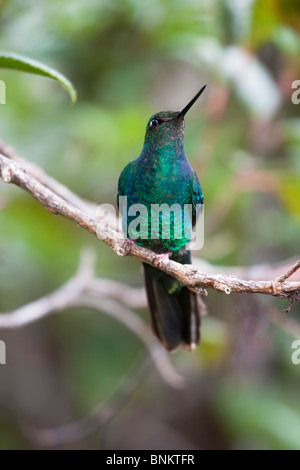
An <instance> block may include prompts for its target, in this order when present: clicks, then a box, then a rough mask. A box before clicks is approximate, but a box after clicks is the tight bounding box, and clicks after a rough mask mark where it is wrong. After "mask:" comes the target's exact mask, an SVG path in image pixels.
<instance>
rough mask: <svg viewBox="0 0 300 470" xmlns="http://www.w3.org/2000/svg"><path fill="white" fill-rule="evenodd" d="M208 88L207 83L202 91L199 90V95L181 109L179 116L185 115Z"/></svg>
mask: <svg viewBox="0 0 300 470" xmlns="http://www.w3.org/2000/svg"><path fill="white" fill-rule="evenodd" d="M205 88H206V85H204V86H203V87H202V88H201V90H200V91H198V93H197V95H196V96H194V98H193V99H192V100H191V101H190V102H189V103H188V104H187V105H186V106H185V107H184V108H183V109H182V110H181V111H179V113H178V115H177V117H180V116H184V115H185V114H186V113H187V112H188V110H189V109H190V108H191V107H192V106H193V104H194V103H195V101H197V99H198V98H199V96H200V95H202V93H203V92H204V90H205Z"/></svg>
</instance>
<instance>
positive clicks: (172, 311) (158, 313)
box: [144, 251, 206, 351]
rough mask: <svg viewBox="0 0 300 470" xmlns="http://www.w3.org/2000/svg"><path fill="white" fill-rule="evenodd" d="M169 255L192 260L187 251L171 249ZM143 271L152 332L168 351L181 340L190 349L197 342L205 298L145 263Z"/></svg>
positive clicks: (186, 262)
mask: <svg viewBox="0 0 300 470" xmlns="http://www.w3.org/2000/svg"><path fill="white" fill-rule="evenodd" d="M171 259H172V260H174V261H177V262H179V263H181V264H191V254H190V252H189V251H188V252H185V253H184V254H179V253H173V255H172V256H171ZM144 275H145V286H146V292H147V298H148V305H149V309H150V314H151V321H152V329H153V332H154V334H155V335H156V336H157V337H158V338H159V340H160V341H161V343H162V344H163V346H164V347H165V348H166V349H167V350H168V351H172V350H173V349H176V348H177V347H178V346H179V345H180V344H181V345H182V346H184V347H185V348H186V349H189V350H193V349H194V348H195V347H196V346H198V344H199V343H200V325H201V315H203V314H204V313H205V310H206V307H205V304H204V302H203V301H202V300H201V298H200V296H199V295H198V294H196V293H194V292H192V291H190V290H189V289H188V288H187V287H182V286H181V285H180V283H179V282H178V281H176V279H174V278H173V277H171V276H169V275H167V274H165V273H163V272H162V271H160V270H159V269H156V268H153V267H152V266H149V265H147V264H144Z"/></svg>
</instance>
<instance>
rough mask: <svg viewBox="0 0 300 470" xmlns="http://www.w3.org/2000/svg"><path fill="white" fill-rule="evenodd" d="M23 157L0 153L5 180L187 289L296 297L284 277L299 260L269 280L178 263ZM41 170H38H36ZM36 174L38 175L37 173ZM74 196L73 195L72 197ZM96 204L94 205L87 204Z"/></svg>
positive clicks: (297, 288) (294, 285)
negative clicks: (100, 215)
mask: <svg viewBox="0 0 300 470" xmlns="http://www.w3.org/2000/svg"><path fill="white" fill-rule="evenodd" d="M24 162H25V161H24V160H20V159H18V161H17V159H16V158H14V159H12V158H11V156H10V155H8V153H7V152H6V156H5V155H3V154H0V173H1V177H2V179H3V181H4V182H5V183H13V184H15V185H17V186H19V187H20V188H22V189H24V190H25V191H27V192H28V193H30V194H31V195H32V196H33V197H34V198H35V199H37V200H38V201H39V202H40V203H41V204H42V205H43V206H44V207H45V208H46V209H48V210H49V211H50V212H52V213H54V214H60V215H62V216H64V217H66V218H68V219H70V220H72V221H73V222H75V223H76V224H77V225H79V226H80V227H82V228H84V229H85V230H87V231H89V232H90V233H91V234H93V235H96V236H98V238H101V239H102V241H103V242H104V243H106V244H107V245H108V246H110V248H111V249H112V250H113V251H114V252H115V253H116V254H118V255H120V256H125V255H129V256H132V257H134V258H136V259H138V260H140V261H142V262H144V263H147V264H150V265H152V266H154V267H157V268H159V269H160V270H161V271H163V272H165V273H167V274H170V275H171V276H173V277H175V278H176V279H177V280H178V281H179V282H180V283H181V284H182V285H185V286H187V287H188V288H190V289H191V290H194V291H197V292H201V293H203V289H214V290H217V291H220V292H223V293H225V294H230V293H231V292H238V293H256V294H267V295H273V296H275V297H279V298H286V299H292V301H295V299H296V300H298V298H299V292H300V281H288V280H287V279H288V278H289V277H290V276H291V274H293V273H294V272H295V271H296V270H297V269H299V267H300V260H299V261H298V262H297V263H296V265H295V266H293V267H292V268H291V269H289V270H288V271H287V272H286V274H284V275H282V276H280V277H277V278H274V279H272V280H269V281H259V280H255V281H254V280H244V279H239V278H238V277H235V276H232V275H228V274H209V273H206V272H202V271H201V270H200V269H199V268H198V267H197V266H194V265H181V264H179V263H176V262H174V261H171V260H167V259H162V258H161V257H159V256H158V255H157V254H156V253H154V252H153V251H151V250H149V249H146V248H143V247H141V246H138V245H136V244H134V243H130V242H129V241H128V240H126V239H124V238H123V237H122V235H121V234H120V233H119V232H117V231H116V230H114V229H112V228H111V227H110V226H109V225H108V224H106V225H104V224H101V223H100V222H99V221H98V220H97V217H96V210H95V213H94V216H93V215H91V214H92V212H93V211H91V210H88V211H86V210H85V208H86V205H85V204H87V203H85V202H84V201H83V203H82V204H81V203H80V198H78V196H75V195H73V193H71V192H69V190H67V188H65V189H63V186H62V185H60V184H59V183H56V182H55V180H53V179H51V178H48V176H46V175H45V174H44V173H43V172H42V170H39V169H38V167H36V166H35V167H34V168H35V170H34V171H33V170H32V168H31V165H30V164H28V163H24ZM40 172H42V173H40ZM40 174H41V175H42V177H40ZM74 198H75V199H74ZM91 207H93V208H94V209H95V208H96V206H95V205H92V206H90V205H89V208H91Z"/></svg>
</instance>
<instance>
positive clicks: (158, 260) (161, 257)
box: [154, 251, 172, 266]
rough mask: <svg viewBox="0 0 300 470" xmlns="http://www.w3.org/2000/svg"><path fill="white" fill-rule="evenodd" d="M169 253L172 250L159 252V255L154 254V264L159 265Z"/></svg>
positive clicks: (167, 257)
mask: <svg viewBox="0 0 300 470" xmlns="http://www.w3.org/2000/svg"><path fill="white" fill-rule="evenodd" d="M171 254H172V251H168V252H167V253H161V254H159V255H155V258H154V261H155V264H157V266H160V265H161V263H163V262H164V261H166V260H167V259H169V258H170V256H171Z"/></svg>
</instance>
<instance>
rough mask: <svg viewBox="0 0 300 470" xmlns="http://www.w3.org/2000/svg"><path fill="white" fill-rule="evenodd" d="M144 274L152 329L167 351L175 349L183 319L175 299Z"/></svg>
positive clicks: (179, 339) (179, 338) (146, 273)
mask: <svg viewBox="0 0 300 470" xmlns="http://www.w3.org/2000/svg"><path fill="white" fill-rule="evenodd" d="M144 272H145V287H146V293H147V298H148V305H149V309H150V314H151V321H152V329H153V332H154V334H155V335H156V336H157V337H158V339H159V340H160V341H161V343H162V344H163V345H164V347H165V348H166V349H167V350H168V351H172V350H173V349H176V348H177V347H178V346H179V345H180V343H181V339H182V330H183V318H182V312H181V309H180V306H179V304H178V301H177V298H176V297H175V296H172V295H170V294H168V292H167V291H166V290H165V289H164V288H163V287H162V285H161V284H160V283H159V281H158V280H156V279H153V278H152V277H151V275H149V273H148V272H147V268H145V270H144Z"/></svg>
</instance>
